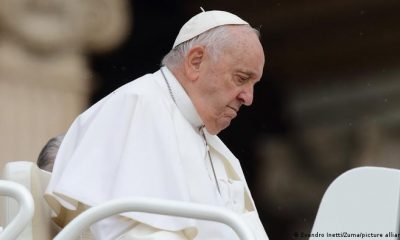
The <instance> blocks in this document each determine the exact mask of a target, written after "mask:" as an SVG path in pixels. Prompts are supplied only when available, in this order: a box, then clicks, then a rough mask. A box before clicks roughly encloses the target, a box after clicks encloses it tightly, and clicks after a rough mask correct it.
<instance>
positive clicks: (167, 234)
mask: <svg viewBox="0 0 400 240" xmlns="http://www.w3.org/2000/svg"><path fill="white" fill-rule="evenodd" d="M159 239H163V240H191V239H192V238H190V239H189V238H187V236H186V235H185V233H184V231H178V232H172V231H165V230H161V229H157V228H154V227H151V226H149V225H146V224H143V223H139V224H137V225H136V226H135V227H133V228H132V229H130V230H129V231H128V232H126V233H124V234H123V235H121V236H120V237H119V238H118V240H159Z"/></svg>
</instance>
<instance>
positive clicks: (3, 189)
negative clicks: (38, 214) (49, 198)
mask: <svg viewBox="0 0 400 240" xmlns="http://www.w3.org/2000/svg"><path fill="white" fill-rule="evenodd" d="M0 195H1V196H7V197H8V198H12V199H14V200H16V201H17V203H18V205H19V207H18V211H17V213H16V214H12V215H13V216H11V219H10V221H8V224H7V225H6V226H5V227H4V229H2V231H1V232H0V239H1V240H15V239H17V238H18V236H19V235H20V234H21V233H22V231H24V229H25V227H26V226H27V225H28V224H29V223H30V222H31V220H32V218H33V214H34V203H33V198H32V196H31V194H30V193H29V191H28V190H27V189H26V188H25V187H24V186H22V185H20V184H18V183H15V182H11V181H5V180H0ZM7 209H8V208H6V209H2V210H4V211H2V214H4V215H5V217H6V218H9V217H10V216H9V214H10V212H9V211H7Z"/></svg>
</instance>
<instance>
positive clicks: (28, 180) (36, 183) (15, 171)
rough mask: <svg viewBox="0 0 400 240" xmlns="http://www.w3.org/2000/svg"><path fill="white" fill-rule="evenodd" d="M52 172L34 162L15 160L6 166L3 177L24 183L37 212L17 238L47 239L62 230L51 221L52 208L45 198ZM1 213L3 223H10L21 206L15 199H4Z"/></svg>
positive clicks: (22, 239) (27, 239)
mask: <svg viewBox="0 0 400 240" xmlns="http://www.w3.org/2000/svg"><path fill="white" fill-rule="evenodd" d="M50 176H51V174H50V173H48V172H46V171H43V170H41V169H39V168H38V167H37V165H36V164H35V163H33V162H28V161H15V162H9V163H7V164H6V165H5V166H4V170H3V176H2V179H4V180H7V181H12V182H17V183H19V184H21V185H23V186H24V187H25V188H26V189H27V190H28V191H29V192H30V193H31V195H32V197H33V201H34V209H35V214H34V216H33V219H32V221H30V222H29V223H28V225H27V226H26V227H25V229H24V231H23V232H22V233H21V234H20V235H19V237H18V238H16V240H47V239H53V237H54V236H55V235H56V234H57V232H58V231H59V230H60V229H59V228H58V227H57V226H56V225H55V224H54V223H53V222H52V221H51V214H52V212H51V209H50V208H49V207H48V205H47V203H46V202H45V200H44V198H43V193H44V191H45V189H46V187H47V184H48V181H49V179H50ZM1 208H2V209H1V210H0V213H2V215H3V216H2V217H3V224H9V223H10V222H11V221H12V219H13V218H14V217H15V216H16V214H17V212H18V209H19V206H18V204H17V202H16V201H15V200H14V199H10V198H7V199H3V204H2V206H1Z"/></svg>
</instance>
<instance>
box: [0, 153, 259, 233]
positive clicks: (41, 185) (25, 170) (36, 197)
mask: <svg viewBox="0 0 400 240" xmlns="http://www.w3.org/2000/svg"><path fill="white" fill-rule="evenodd" d="M50 176H51V174H50V173H48V172H45V171H43V170H41V169H39V168H38V167H37V166H36V164H35V163H32V162H22V161H20V162H9V163H7V164H6V166H5V168H4V174H3V178H4V179H6V180H9V181H13V182H18V183H20V184H22V185H23V186H24V187H25V188H24V189H26V190H28V191H30V193H31V194H32V196H33V201H34V208H35V214H34V216H33V219H32V220H31V221H25V222H22V221H20V220H18V219H17V220H16V221H19V222H18V223H17V224H18V225H19V226H20V228H19V229H16V231H17V230H18V231H22V230H23V231H22V233H21V234H20V235H19V236H18V237H14V238H7V239H6V238H5V239H4V240H11V239H12V240H49V239H53V237H54V236H55V235H56V234H57V232H58V231H59V230H60V229H59V228H57V226H56V225H55V224H54V223H53V221H52V220H51V216H52V211H51V210H50V208H49V207H48V205H47V203H46V201H45V200H44V198H43V193H44V191H45V189H46V186H47V184H48V181H49V179H50ZM28 195H29V192H28ZM18 209H19V208H18V205H17V203H16V202H15V201H14V200H11V199H5V204H4V205H3V206H2V209H0V213H1V214H2V215H4V216H3V217H5V222H6V223H9V222H11V221H12V219H13V218H14V217H15V216H16V214H17V210H18ZM127 211H137V212H148V213H156V214H163V215H172V216H181V217H188V218H197V219H202V220H210V221H216V222H220V223H223V224H226V225H228V226H230V227H231V228H232V229H233V230H234V231H235V232H236V233H237V234H238V236H239V237H240V239H243V240H253V239H254V236H253V233H252V232H251V231H250V229H249V227H248V226H247V225H246V224H245V223H244V222H243V220H242V219H241V218H240V217H239V216H237V215H236V214H234V213H233V212H231V211H228V210H225V209H222V208H217V207H212V206H208V205H201V204H195V203H187V202H177V201H166V200H160V199H149V198H132V199H120V200H114V201H110V202H108V203H105V204H103V205H99V206H96V207H93V208H90V209H88V210H86V211H84V212H83V213H80V214H79V215H78V216H77V217H75V218H74V219H73V220H72V221H71V222H69V223H68V224H67V225H66V226H65V227H64V229H63V230H62V231H61V232H60V233H59V234H58V235H57V236H55V238H54V240H71V239H91V236H90V234H88V233H87V232H84V231H85V230H87V229H88V227H89V226H90V225H91V224H93V223H95V222H96V221H99V220H101V219H103V218H106V217H108V216H112V215H115V214H119V213H122V212H127ZM3 212H4V213H5V214H4V213H3ZM27 216H28V215H27ZM26 222H27V224H26ZM23 225H26V226H25V227H23V228H21V226H23ZM10 227H12V226H10ZM6 230H7V229H6ZM15 236H16V235H15ZM0 240H3V238H1V235H0Z"/></svg>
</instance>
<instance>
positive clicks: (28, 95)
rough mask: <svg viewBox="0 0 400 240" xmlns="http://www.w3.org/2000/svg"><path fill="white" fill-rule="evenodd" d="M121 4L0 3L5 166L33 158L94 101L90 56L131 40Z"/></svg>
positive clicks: (0, 144)
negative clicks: (6, 163) (125, 37)
mask: <svg viewBox="0 0 400 240" xmlns="http://www.w3.org/2000/svg"><path fill="white" fill-rule="evenodd" d="M129 24H130V22H129V11H128V6H127V2H126V1H124V0H116V1H103V0H89V1H35V0H21V1H14V0H1V1H0V113H1V114H0V116H1V117H0V133H1V134H0V168H1V166H2V165H3V164H4V162H7V161H15V160H31V161H35V160H36V159H37V156H38V154H39V152H40V150H41V147H43V146H44V144H45V143H46V142H47V140H49V139H50V138H51V137H53V136H56V135H58V134H60V133H63V132H66V131H67V129H68V127H69V125H70V124H71V123H72V121H73V119H74V118H75V117H76V116H77V115H78V114H80V113H81V112H82V111H83V110H84V109H85V108H86V107H87V106H88V102H89V100H88V99H89V96H90V94H91V92H92V86H93V82H92V77H93V76H92V72H91V69H90V68H89V67H88V63H87V56H86V55H87V54H88V53H90V52H93V51H96V52H98V51H104V50H109V49H111V48H113V47H114V46H116V45H117V44H118V43H120V42H121V40H122V39H123V38H124V36H126V34H127V30H128V26H129Z"/></svg>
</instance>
